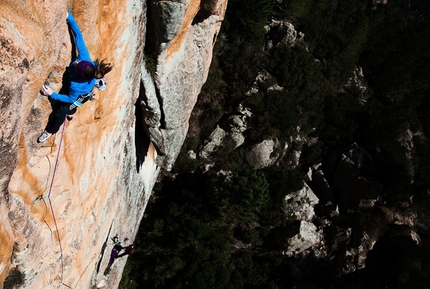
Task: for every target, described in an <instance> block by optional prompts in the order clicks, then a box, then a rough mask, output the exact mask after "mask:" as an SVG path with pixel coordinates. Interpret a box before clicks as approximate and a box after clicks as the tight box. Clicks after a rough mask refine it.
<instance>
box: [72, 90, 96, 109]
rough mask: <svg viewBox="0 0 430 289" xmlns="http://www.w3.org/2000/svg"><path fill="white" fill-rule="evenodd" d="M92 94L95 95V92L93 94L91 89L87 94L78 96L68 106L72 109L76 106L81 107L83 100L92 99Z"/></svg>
mask: <svg viewBox="0 0 430 289" xmlns="http://www.w3.org/2000/svg"><path fill="white" fill-rule="evenodd" d="M94 96H95V94H94V92H92V91H90V92H89V93H87V94H84V95H80V96H79V97H78V99H77V100H76V101H75V102H74V103H72V104H71V105H70V106H69V109H70V110H72V109H75V108H77V107H81V106H82V104H84V103H85V102H87V101H88V100H94Z"/></svg>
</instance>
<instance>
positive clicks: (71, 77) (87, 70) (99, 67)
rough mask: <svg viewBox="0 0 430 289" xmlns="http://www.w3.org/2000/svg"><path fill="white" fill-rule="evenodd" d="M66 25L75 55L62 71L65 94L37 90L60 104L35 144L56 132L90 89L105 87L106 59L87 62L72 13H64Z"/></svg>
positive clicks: (45, 87)
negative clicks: (73, 39)
mask: <svg viewBox="0 0 430 289" xmlns="http://www.w3.org/2000/svg"><path fill="white" fill-rule="evenodd" d="M66 22H67V24H68V25H69V27H70V29H71V31H72V33H73V36H74V38H75V44H76V49H77V52H78V54H77V57H76V59H74V60H72V62H71V63H70V66H69V67H67V69H66V73H67V77H68V84H69V87H68V94H60V93H56V92H53V91H52V89H51V88H49V87H48V86H46V85H43V86H42V89H41V90H40V92H41V93H42V94H43V95H45V96H48V97H50V98H51V99H53V100H57V101H60V105H59V106H58V107H55V108H54V109H53V111H52V113H51V114H50V116H49V119H48V124H47V125H46V127H45V130H44V131H43V133H42V135H40V137H39V138H38V139H37V141H38V142H39V143H41V142H44V141H46V140H47V139H48V138H49V137H50V136H51V135H52V134H54V133H56V132H57V131H58V130H59V128H60V126H61V124H62V123H63V122H64V120H65V119H66V116H71V115H73V114H74V113H75V112H76V108H77V107H80V106H82V104H83V103H85V102H86V101H88V100H89V99H92V96H93V92H92V91H93V89H94V86H95V87H97V88H98V89H99V90H103V89H104V88H105V87H106V86H105V80H104V76H105V75H106V74H107V73H108V72H110V71H111V70H112V65H111V64H110V63H107V62H106V59H103V60H102V61H101V62H99V61H98V60H96V61H91V58H90V54H89V52H88V50H87V47H86V46H85V42H84V38H83V36H82V33H81V30H80V28H79V26H78V24H77V23H76V20H75V18H74V17H73V15H72V14H70V13H67V18H66Z"/></svg>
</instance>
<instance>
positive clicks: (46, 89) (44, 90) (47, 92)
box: [40, 85, 52, 96]
mask: <svg viewBox="0 0 430 289" xmlns="http://www.w3.org/2000/svg"><path fill="white" fill-rule="evenodd" d="M40 93H41V94H43V95H46V96H51V94H52V89H50V88H49V87H48V86H46V85H44V86H42V89H41V90H40Z"/></svg>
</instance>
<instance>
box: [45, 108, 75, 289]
mask: <svg viewBox="0 0 430 289" xmlns="http://www.w3.org/2000/svg"><path fill="white" fill-rule="evenodd" d="M66 117H67V115H66ZM66 117H64V121H63V130H62V131H61V138H60V144H59V145H58V151H57V157H56V160H55V166H54V172H53V174H52V180H51V185H50V187H49V193H48V201H49V206H50V207H51V214H52V218H53V219H54V224H55V230H56V231H57V238H58V244H59V245H60V260H61V284H62V285H64V286H66V287H68V288H71V289H73V288H72V287H70V286H69V285H67V284H65V283H63V274H64V262H63V246H62V245H61V238H60V232H59V231H58V225H57V219H56V218H55V214H54V207H53V206H52V202H51V192H52V185H53V184H54V179H55V173H56V172H57V166H58V159H59V155H60V150H61V144H62V143H63V136H64V129H65V128H66Z"/></svg>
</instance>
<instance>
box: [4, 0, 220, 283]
mask: <svg viewBox="0 0 430 289" xmlns="http://www.w3.org/2000/svg"><path fill="white" fill-rule="evenodd" d="M177 4H178V5H177ZM146 5H155V6H156V7H159V9H158V10H157V9H156V7H152V8H153V9H148V7H147V6H146ZM157 5H158V6H157ZM162 5H167V6H168V7H169V9H167V10H163V9H164V8H163V7H167V6H162ZM226 5H227V1H221V0H220V1H215V0H214V1H208V0H206V1H199V0H189V1H156V2H154V3H152V2H151V3H148V2H147V1H143V0H141V1H139V0H121V1H89V0H79V1H66V0H59V1H32V2H31V3H24V2H22V3H21V2H20V1H18V2H17V1H11V0H4V1H1V3H0V41H1V43H2V49H1V50H0V103H1V108H2V110H1V114H0V121H1V124H2V125H1V126H0V157H1V162H0V171H1V174H0V189H1V194H0V221H1V226H0V242H1V245H0V284H1V285H0V288H3V287H5V288H13V286H21V287H22V288H61V287H66V288H67V287H68V288H103V287H105V288H117V286H118V284H119V281H120V279H121V274H122V270H123V267H124V265H125V262H126V259H127V258H120V259H118V260H116V261H115V262H114V263H113V264H111V263H110V262H109V261H110V260H109V258H110V253H111V250H112V248H113V246H114V244H113V242H112V239H111V238H112V237H113V236H115V235H117V236H118V237H119V238H120V240H121V241H122V242H125V239H127V240H128V241H127V242H132V241H133V239H134V236H135V235H136V233H137V229H138V227H139V223H140V221H141V219H142V216H143V213H144V210H145V207H146V205H147V202H148V199H149V196H150V194H151V191H152V188H153V185H154V183H155V181H156V178H157V175H158V173H159V171H160V169H162V168H167V169H169V168H170V167H171V165H172V164H173V163H174V161H175V159H176V156H177V154H178V153H179V149H180V147H181V145H182V142H183V139H184V138H185V135H186V132H187V127H188V124H187V123H188V119H189V117H190V114H191V111H192V108H193V106H194V104H195V101H196V98H197V95H198V93H199V91H200V89H201V86H202V85H203V83H204V82H205V80H206V77H207V72H208V69H209V65H210V62H211V58H212V48H213V45H214V41H215V39H216V35H217V33H218V32H219V29H220V25H221V22H222V19H223V15H224V13H225V9H226ZM148 11H152V12H151V13H152V16H151V19H152V20H153V19H158V21H161V22H160V23H159V24H160V26H159V27H158V28H157V29H161V30H162V31H164V32H163V33H164V34H163V35H164V36H165V37H164V36H163V37H161V38H159V41H158V42H157V41H155V42H151V43H146V42H145V41H152V40H151V37H147V35H156V34H157V32H155V31H154V30H150V31H149V29H155V28H154V25H153V24H154V23H152V20H151V21H149V20H148V19H149V17H147V14H148V13H149V12H148ZM166 11H169V13H171V14H168V13H167V14H166V13H165V12H166ZM67 12H68V13H71V14H72V15H73V17H74V19H75V20H76V23H77V25H78V26H79V28H80V31H81V32H82V36H83V39H84V42H85V46H86V48H87V49H88V52H89V54H90V58H91V60H92V61H95V60H96V59H98V60H102V59H105V58H106V60H107V61H108V62H109V63H111V64H112V65H113V69H112V70H111V71H110V72H109V73H108V74H107V75H106V78H105V79H104V80H105V81H106V89H104V90H102V91H101V90H98V89H94V90H93V92H94V93H95V96H94V99H93V100H91V101H87V102H85V103H78V108H77V110H76V112H75V113H74V114H73V118H67V119H65V120H64V122H62V124H61V126H60V128H59V130H58V131H57V132H56V133H54V134H53V135H52V136H50V137H49V138H48V139H47V140H46V141H44V142H38V137H39V136H40V135H41V134H42V132H43V131H44V129H45V126H46V125H47V123H48V120H49V119H50V114H51V113H52V112H53V111H57V109H58V108H59V107H63V106H64V107H70V106H69V105H70V104H71V103H67V102H64V101H62V102H61V101H58V100H54V98H53V96H52V95H51V96H50V97H47V96H44V95H42V94H41V93H40V90H41V88H42V86H43V85H47V86H48V87H49V88H50V89H52V91H53V92H59V93H61V94H63V95H68V94H69V92H70V90H69V84H70V83H71V81H72V80H73V78H72V77H74V76H70V77H68V75H69V74H68V71H75V73H77V72H76V71H77V70H76V69H75V68H74V66H73V65H72V66H70V64H71V61H73V60H75V57H76V46H78V45H75V39H74V37H73V33H72V30H71V29H70V24H68V23H67V22H66V17H67ZM154 13H155V15H154ZM157 13H161V14H163V13H164V14H163V15H161V14H160V15H161V16H162V17H161V16H160V17H157ZM173 16H175V17H173ZM160 19H161V20H160ZM154 21H155V20H154ZM163 27H164V28H163ZM148 39H149V40H148ZM146 45H151V47H152V48H154V47H156V49H154V51H155V52H156V55H155V56H153V57H154V59H156V60H157V66H156V67H155V68H154V71H151V73H149V71H148V67H147V63H145V58H146V57H147V56H145V55H144V51H145V46H146ZM69 66H70V68H68V67H69ZM67 69H69V70H67ZM74 69H75V70H74ZM81 81H83V80H82V79H81ZM85 81H86V80H85ZM79 104H82V106H79ZM136 104H138V105H136ZM75 105H76V104H75ZM161 116H163V119H161ZM51 118H52V116H51ZM160 154H162V155H160ZM123 244H124V243H123ZM107 268H108V269H109V270H106V269H107ZM2 285H3V286H2Z"/></svg>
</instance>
